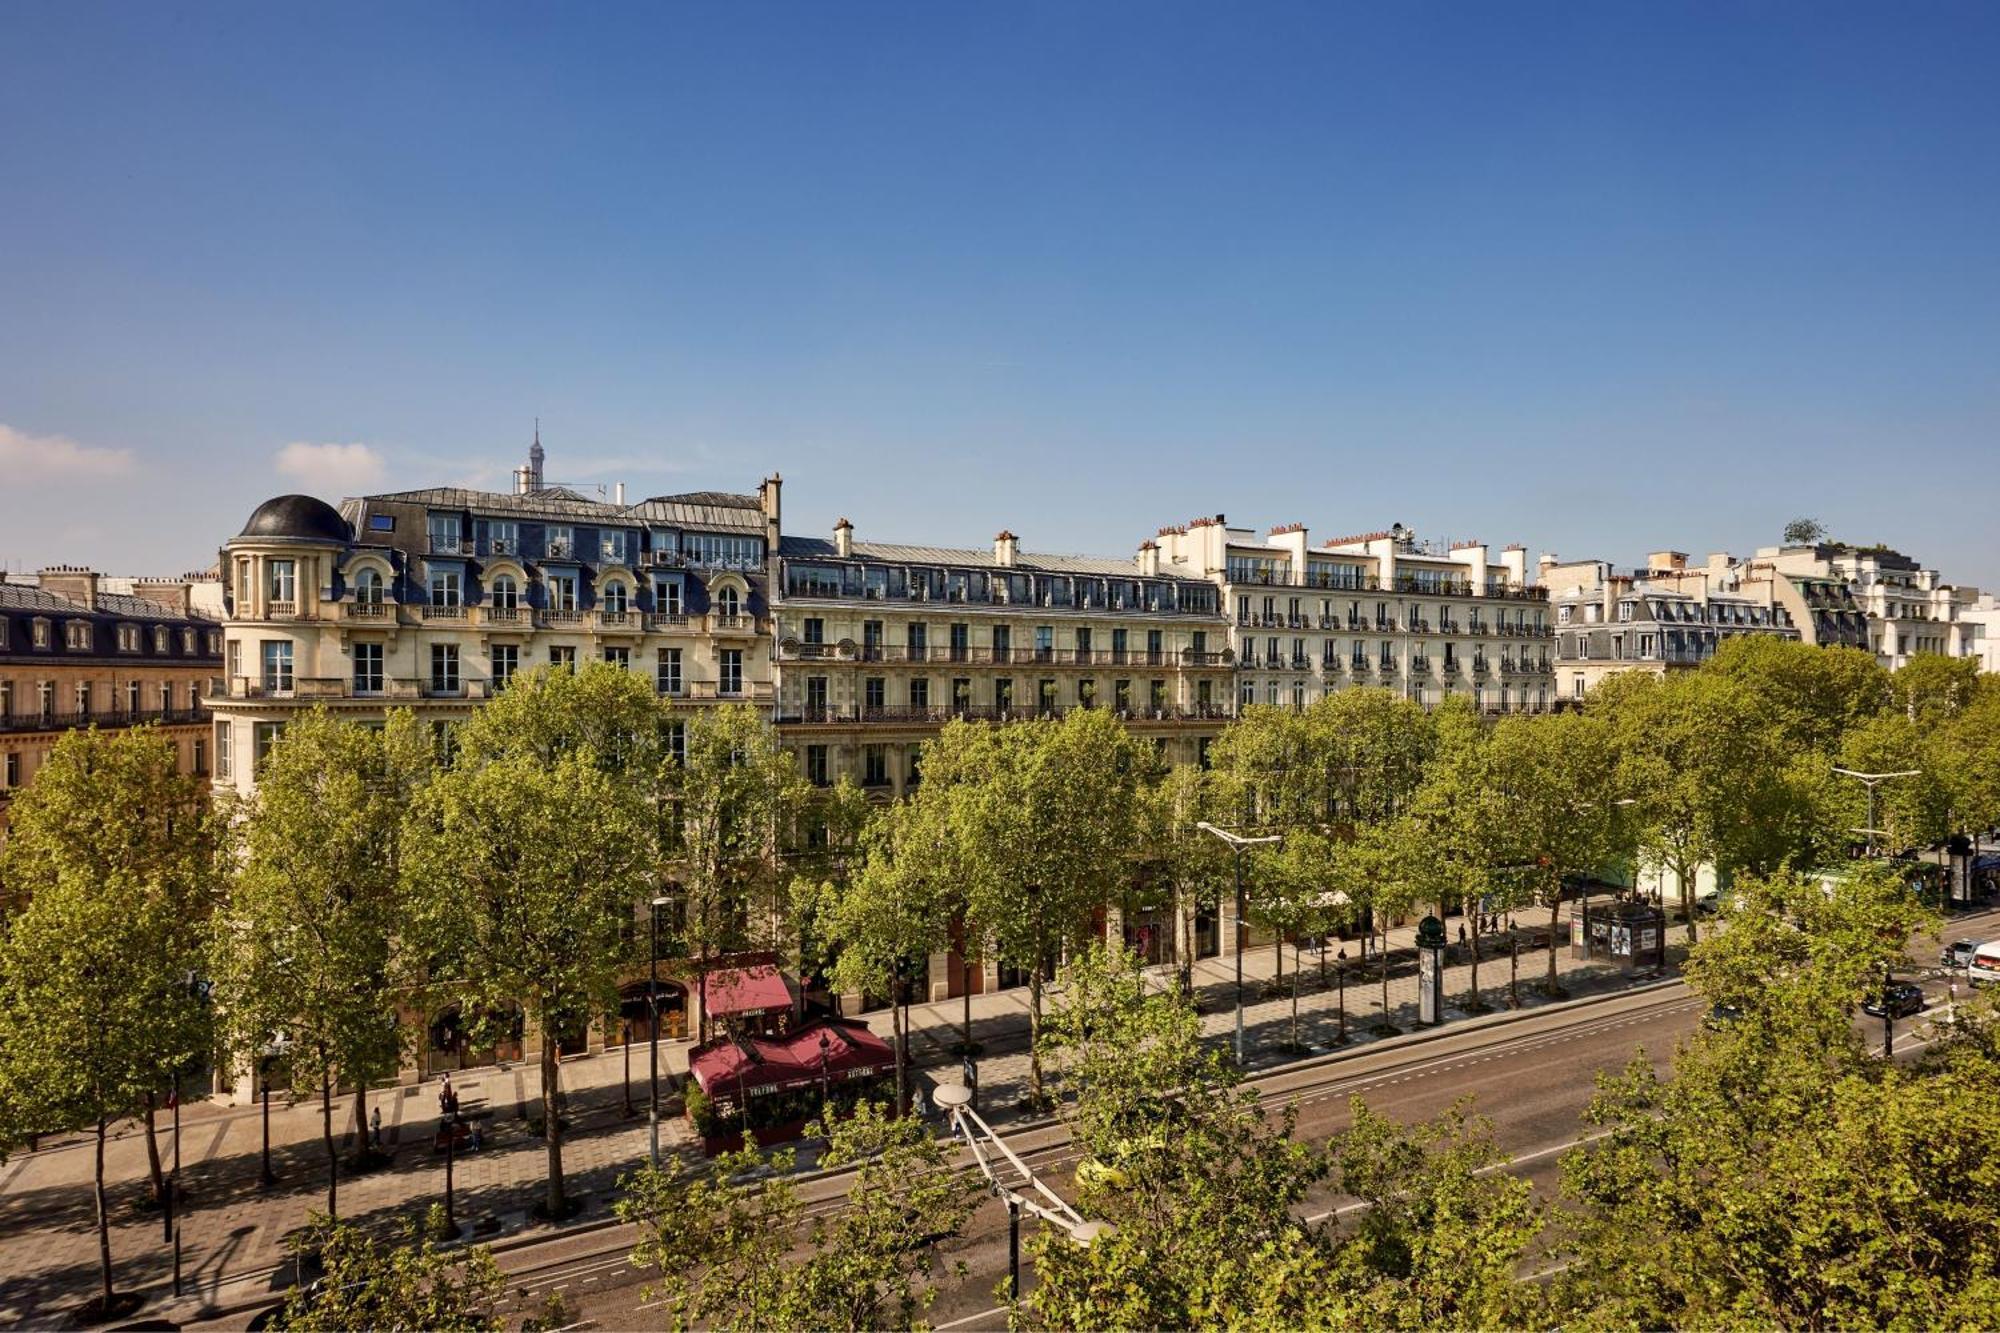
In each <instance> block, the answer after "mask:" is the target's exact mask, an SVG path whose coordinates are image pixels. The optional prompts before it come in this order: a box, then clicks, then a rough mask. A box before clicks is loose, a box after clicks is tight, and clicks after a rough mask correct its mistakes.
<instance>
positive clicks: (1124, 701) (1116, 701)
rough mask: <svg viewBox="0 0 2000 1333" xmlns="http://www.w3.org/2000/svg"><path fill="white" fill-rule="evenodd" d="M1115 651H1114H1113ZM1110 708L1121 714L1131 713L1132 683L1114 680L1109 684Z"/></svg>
mask: <svg viewBox="0 0 2000 1333" xmlns="http://www.w3.org/2000/svg"><path fill="white" fill-rule="evenodd" d="M1113 651H1114V652H1115V651H1116V650H1115V649H1114V650H1113ZM1111 706H1112V707H1113V708H1115V709H1117V710H1118V711H1119V712H1121V713H1129V712H1131V711H1132V682H1131V681H1129V680H1114V681H1112V682H1111Z"/></svg>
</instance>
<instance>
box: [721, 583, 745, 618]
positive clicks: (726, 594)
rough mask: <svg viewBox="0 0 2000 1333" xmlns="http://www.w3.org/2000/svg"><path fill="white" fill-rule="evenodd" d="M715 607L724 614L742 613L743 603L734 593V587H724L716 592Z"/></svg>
mask: <svg viewBox="0 0 2000 1333" xmlns="http://www.w3.org/2000/svg"><path fill="white" fill-rule="evenodd" d="M715 609H716V611H717V612H718V613H720V614H722V615H725V616H734V615H740V614H742V611H743V604H742V601H741V600H740V599H739V598H738V597H737V595H736V589H734V588H724V589H722V591H720V592H718V593H716V594H715Z"/></svg>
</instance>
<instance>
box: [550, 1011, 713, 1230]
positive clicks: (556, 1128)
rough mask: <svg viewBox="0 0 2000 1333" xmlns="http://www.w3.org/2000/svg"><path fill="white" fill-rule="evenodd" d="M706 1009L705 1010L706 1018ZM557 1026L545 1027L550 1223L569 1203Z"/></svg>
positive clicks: (558, 1217) (559, 1218)
mask: <svg viewBox="0 0 2000 1333" xmlns="http://www.w3.org/2000/svg"><path fill="white" fill-rule="evenodd" d="M706 1012H707V1011H706V1009H704V1010H703V1013H704V1015H706ZM557 1040H558V1039H557V1037H556V1030H555V1024H554V1023H551V1022H546V1021H545V1022H543V1024H542V1142H543V1143H545V1144H547V1145H548V1151H549V1165H548V1177H549V1192H548V1197H547V1198H546V1199H545V1200H544V1201H543V1202H544V1204H545V1206H546V1207H547V1209H548V1214H549V1218H548V1220H549V1221H551V1222H555V1221H559V1220H561V1218H562V1215H563V1209H564V1207H565V1205H566V1204H567V1203H568V1200H567V1199H565V1198H564V1197H563V1168H562V1117H561V1116H560V1115H559V1114H558V1113H557V1111H556V1102H557V1100H558V1095H559V1090H560V1088H561V1086H562V1060H561V1054H562V1053H561V1050H560V1048H558V1046H557V1045H556V1042H557ZM748 1111H749V1108H748V1107H741V1106H739V1107H738V1108H737V1117H738V1119H739V1120H740V1121H741V1122H742V1125H743V1134H744V1137H745V1139H746V1140H747V1139H748V1137H749V1134H750V1117H749V1114H748Z"/></svg>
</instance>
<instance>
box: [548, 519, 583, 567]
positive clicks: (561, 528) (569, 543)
mask: <svg viewBox="0 0 2000 1333" xmlns="http://www.w3.org/2000/svg"><path fill="white" fill-rule="evenodd" d="M543 549H544V550H545V551H546V552H547V554H548V557H549V558H550V559H551V560H566V559H568V558H569V557H570V556H572V555H573V554H575V552H576V538H575V535H574V534H573V533H572V532H571V531H570V529H569V527H568V526H567V525H551V526H550V527H549V530H548V539H547V541H546V542H545V543H544V545H543Z"/></svg>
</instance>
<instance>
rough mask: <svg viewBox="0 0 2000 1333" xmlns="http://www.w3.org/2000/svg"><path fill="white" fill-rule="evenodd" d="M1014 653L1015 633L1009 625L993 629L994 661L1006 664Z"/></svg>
mask: <svg viewBox="0 0 2000 1333" xmlns="http://www.w3.org/2000/svg"><path fill="white" fill-rule="evenodd" d="M1013 651H1014V631H1013V629H1012V628H1011V627H1009V626H1007V625H995V626H994V627H993V660H994V661H996V662H1005V661H1006V660H1007V659H1008V658H1009V657H1010V656H1011V655H1012V654H1013Z"/></svg>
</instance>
